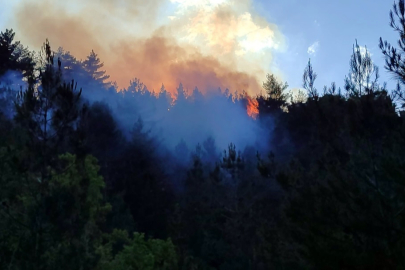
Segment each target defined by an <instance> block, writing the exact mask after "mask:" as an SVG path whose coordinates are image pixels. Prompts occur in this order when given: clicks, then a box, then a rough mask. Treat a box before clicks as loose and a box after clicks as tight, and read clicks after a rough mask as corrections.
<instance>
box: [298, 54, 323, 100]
mask: <svg viewBox="0 0 405 270" xmlns="http://www.w3.org/2000/svg"><path fill="white" fill-rule="evenodd" d="M317 77H318V75H317V74H316V73H315V72H314V70H313V68H312V65H311V59H310V60H308V65H307V66H306V67H305V70H304V75H303V76H302V80H303V84H302V86H303V87H304V89H306V90H307V92H308V97H309V98H312V99H318V97H319V96H318V91H317V90H316V88H315V85H314V84H315V80H316V78H317Z"/></svg>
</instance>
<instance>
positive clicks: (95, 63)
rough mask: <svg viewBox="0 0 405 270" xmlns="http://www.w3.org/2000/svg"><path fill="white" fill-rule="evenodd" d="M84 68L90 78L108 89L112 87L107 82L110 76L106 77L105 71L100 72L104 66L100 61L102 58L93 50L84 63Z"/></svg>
mask: <svg viewBox="0 0 405 270" xmlns="http://www.w3.org/2000/svg"><path fill="white" fill-rule="evenodd" d="M83 66H84V69H85V70H86V71H87V72H88V73H89V74H90V76H91V77H92V78H94V79H95V80H96V81H97V82H99V83H100V84H102V85H103V86H106V87H107V86H109V85H110V83H109V82H107V80H108V79H109V78H110V76H109V75H106V72H105V71H104V70H100V69H101V68H102V67H103V66H104V63H102V62H101V61H100V58H99V57H98V56H97V54H96V53H95V52H94V51H93V50H91V52H90V54H89V55H88V56H87V59H86V60H84V61H83Z"/></svg>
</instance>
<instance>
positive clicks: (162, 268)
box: [96, 230, 177, 270]
mask: <svg viewBox="0 0 405 270" xmlns="http://www.w3.org/2000/svg"><path fill="white" fill-rule="evenodd" d="M106 238H107V239H106V240H107V242H106V244H104V245H103V246H101V247H100V248H99V249H98V253H99V254H101V259H100V262H99V265H98V267H97V268H96V269H98V270H110V269H111V270H120V269H122V270H124V269H133V270H138V269H139V270H171V269H177V255H176V252H175V248H174V245H173V244H172V242H171V240H170V239H168V240H166V241H164V240H159V239H148V240H146V239H145V236H144V234H140V233H134V234H133V236H132V238H131V237H129V236H128V233H127V232H126V231H121V230H114V231H113V232H112V234H111V235H107V236H106ZM117 247H120V248H119V249H120V250H119V251H117Z"/></svg>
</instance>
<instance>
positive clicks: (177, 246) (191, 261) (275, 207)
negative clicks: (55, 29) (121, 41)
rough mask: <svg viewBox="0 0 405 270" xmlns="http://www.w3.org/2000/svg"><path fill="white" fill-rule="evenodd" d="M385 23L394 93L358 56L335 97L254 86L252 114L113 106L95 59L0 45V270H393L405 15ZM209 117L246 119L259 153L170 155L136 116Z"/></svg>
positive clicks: (180, 98) (153, 96)
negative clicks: (257, 90) (390, 36)
mask: <svg viewBox="0 0 405 270" xmlns="http://www.w3.org/2000/svg"><path fill="white" fill-rule="evenodd" d="M389 19H390V21H391V27H392V29H393V30H394V31H397V32H398V34H399V40H398V41H397V42H396V43H395V45H391V44H390V43H389V42H387V41H384V39H383V38H381V39H380V48H381V53H382V54H383V55H384V57H385V59H386V65H385V71H384V72H389V73H390V74H392V75H394V77H395V79H397V80H398V85H397V87H396V88H395V89H387V87H386V85H385V84H384V83H380V82H379V81H378V77H379V75H378V74H379V73H378V72H379V71H378V68H377V67H376V66H374V64H373V63H372V61H371V58H370V55H369V54H368V53H367V52H364V51H363V50H362V49H361V48H360V46H359V45H357V42H356V43H355V44H354V46H353V54H352V57H351V59H348V62H349V61H350V62H349V63H350V65H349V66H348V68H349V72H348V75H347V77H346V78H345V79H344V87H343V88H342V89H341V88H338V87H337V86H336V84H335V83H332V84H331V86H325V87H324V88H323V90H320V89H316V76H317V74H316V73H315V71H314V70H313V69H312V66H311V62H310V61H309V62H308V65H307V67H306V69H305V70H304V73H303V89H306V91H307V93H305V95H303V93H300V94H299V95H298V96H295V97H292V96H291V95H289V94H288V92H287V88H288V85H287V83H283V82H280V81H278V80H277V78H276V77H275V76H273V75H268V76H267V78H266V80H265V82H264V83H263V94H262V95H260V96H257V97H255V98H254V100H253V101H252V100H251V98H250V97H249V96H248V95H247V94H246V93H239V94H238V93H234V92H232V91H228V90H227V91H221V90H218V91H217V92H218V93H216V94H215V95H214V96H213V97H211V98H207V97H204V95H202V94H201V92H199V91H198V89H195V90H194V91H192V93H186V92H185V91H184V89H182V86H181V85H180V86H179V88H178V89H177V92H178V94H177V96H176V99H175V101H174V102H173V99H172V98H171V96H170V94H169V92H167V91H166V90H165V88H164V86H162V89H161V90H160V92H159V93H152V92H150V91H148V90H147V88H146V86H144V85H143V84H142V82H141V80H139V79H134V80H133V81H131V85H130V86H129V87H128V88H127V89H123V90H122V91H117V90H118V89H117V86H116V84H114V83H113V82H111V81H109V76H108V75H107V74H106V72H105V71H103V64H102V61H101V60H100V59H99V57H98V56H97V54H96V53H95V52H94V51H91V53H90V54H89V56H88V57H87V58H86V59H85V60H78V59H76V58H75V57H74V56H73V55H71V54H70V52H68V51H65V50H64V49H62V48H59V49H57V50H53V49H52V48H51V46H50V43H49V42H48V41H46V42H45V43H44V46H43V48H42V49H41V51H40V52H39V53H35V52H31V51H29V49H28V48H26V47H24V46H23V45H22V44H21V43H20V42H18V41H15V40H14V36H15V33H14V32H13V30H5V31H4V32H1V34H0V82H1V84H0V106H1V107H0V109H1V113H0V185H1V188H0V216H1V217H0V269H9V270H12V269H35V270H39V269H41V270H42V269H44V270H45V269H66V270H67V269H69V270H72V269H75V270H76V269H82V270H84V269H95V270H110V269H111V270H113V269H114V270H119V269H133V270H136V269H150V270H152V269H162V270H163V269H166V270H169V269H184V270H192V269H201V270H202V269H204V270H205V269H207V270H208V269H221V270H225V269H226V270H228V269H229V270H230V269H232V270H235V269H364V270H365V269H367V270H370V269H405V155H404V149H405V136H404V135H405V118H404V117H405V116H404V114H403V111H402V108H403V107H404V104H405V91H403V90H402V88H403V87H404V84H405V24H404V21H405V3H404V0H400V1H399V2H398V3H394V6H393V9H392V11H391V13H390V18H389ZM387 30H388V31H389V27H387ZM21 79H22V80H21ZM342 81H343V80H342ZM231 90H232V89H231ZM96 97H97V98H96ZM213 103H216V104H220V106H223V108H225V110H223V113H229V117H233V119H235V118H236V119H238V113H239V112H240V111H241V110H240V108H242V109H243V112H244V114H246V107H249V106H250V105H252V104H257V106H258V115H256V119H252V118H249V119H251V121H254V123H256V124H259V125H260V126H261V127H262V129H261V130H262V134H261V137H260V142H259V144H255V143H253V142H252V144H251V145H248V146H246V145H245V146H243V147H241V146H238V144H237V143H235V142H229V147H228V148H227V149H225V151H224V149H219V147H217V146H216V138H214V137H208V138H207V139H206V140H205V141H203V142H201V143H199V144H197V145H193V146H190V145H187V144H186V143H185V142H184V141H183V140H181V141H180V142H179V143H178V144H176V146H175V147H174V149H171V148H170V147H169V146H167V144H166V143H165V141H162V138H159V137H158V136H157V135H156V133H153V127H151V128H149V127H148V128H146V127H145V123H144V121H145V120H144V119H143V118H142V117H139V115H141V114H140V113H139V112H140V111H142V112H144V114H143V115H148V110H154V111H160V112H161V113H162V114H163V113H166V114H169V113H170V114H171V115H172V117H173V118H176V117H177V114H181V112H182V111H184V110H186V111H187V110H189V109H190V110H192V108H194V109H195V108H198V107H199V106H200V107H204V106H209V104H213ZM221 104H222V105H221ZM178 108H183V109H182V110H180V109H178ZM176 110H177V112H176ZM176 113H177V114H176ZM191 115H193V114H191ZM196 121H197V120H196ZM168 124H170V122H169V123H168ZM248 129H249V126H246V130H245V131H242V132H249V131H248ZM263 146H267V147H263Z"/></svg>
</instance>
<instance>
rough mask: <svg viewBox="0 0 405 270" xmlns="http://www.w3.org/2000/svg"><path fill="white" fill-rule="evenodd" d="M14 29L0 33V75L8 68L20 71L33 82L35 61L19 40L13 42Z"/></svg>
mask: <svg viewBox="0 0 405 270" xmlns="http://www.w3.org/2000/svg"><path fill="white" fill-rule="evenodd" d="M14 37H15V33H14V31H13V30H12V29H11V30H8V29H6V31H5V32H1V33H0V76H2V75H4V74H5V73H6V72H7V71H8V70H14V71H21V72H22V73H23V76H24V77H26V78H27V79H28V82H29V83H33V82H34V81H33V76H34V66H35V62H34V60H33V58H32V54H31V53H30V52H29V51H28V49H27V48H24V47H23V46H22V45H21V43H20V42H19V41H16V42H13V41H14Z"/></svg>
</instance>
